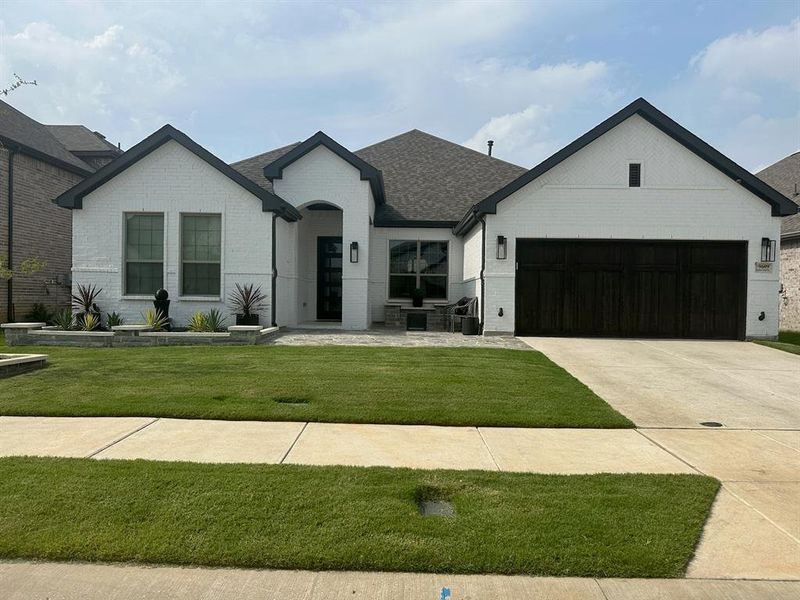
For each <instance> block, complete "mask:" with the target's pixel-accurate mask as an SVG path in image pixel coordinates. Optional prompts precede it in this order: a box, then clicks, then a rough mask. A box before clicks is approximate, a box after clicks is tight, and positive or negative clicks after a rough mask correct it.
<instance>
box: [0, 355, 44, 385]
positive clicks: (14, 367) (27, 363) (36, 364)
mask: <svg viewBox="0 0 800 600" xmlns="http://www.w3.org/2000/svg"><path fill="white" fill-rule="evenodd" d="M46 362H47V354H4V353H0V379H2V378H3V377H11V376H12V375H17V374H19V373H25V372H27V371H32V370H34V369H39V368H41V367H43V366H44V365H45V363H46Z"/></svg>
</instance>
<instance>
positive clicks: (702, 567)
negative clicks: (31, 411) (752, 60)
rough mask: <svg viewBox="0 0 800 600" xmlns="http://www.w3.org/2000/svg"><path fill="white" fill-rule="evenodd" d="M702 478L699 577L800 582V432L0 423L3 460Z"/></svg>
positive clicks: (69, 420) (695, 569)
mask: <svg viewBox="0 0 800 600" xmlns="http://www.w3.org/2000/svg"><path fill="white" fill-rule="evenodd" d="M11 455H39V456H72V457H92V458H94V459H114V458H126V459H133V458H143V459H149V460H182V461H193V462H223V463H224V462H228V463H230V462H250V463H269V464H281V463H284V464H287V463H292V464H313V465H357V466H374V465H385V466H391V467H411V468H422V469H439V468H441V469H485V470H501V471H525V472H537V473H567V474H575V473H609V472H610V473H630V472H634V473H702V474H707V475H711V476H713V477H716V478H718V479H720V480H721V481H722V482H723V489H722V490H721V492H720V494H719V495H718V497H717V501H716V503H715V505H714V508H713V511H712V514H711V517H710V518H709V521H708V523H707V524H706V528H705V530H704V534H703V538H702V540H701V543H700V546H699V548H698V550H697V552H696V555H695V559H694V560H693V562H692V563H691V565H690V567H689V570H688V573H687V575H688V577H693V578H742V579H774V580H782V579H800V432H798V431H771V430H727V429H702V430H701V429H644V430H631V429H628V430H597V429H594V430H593V429H515V428H492V427H478V428H476V427H433V426H407V425H350V424H338V423H292V422H286V423H277V422H240V421H202V420H182V419H153V418H111V417H103V418H81V417H64V418H61V417H0V456H11Z"/></svg>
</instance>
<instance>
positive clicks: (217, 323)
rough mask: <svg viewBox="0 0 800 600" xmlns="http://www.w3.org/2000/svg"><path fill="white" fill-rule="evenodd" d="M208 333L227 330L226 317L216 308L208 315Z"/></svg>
mask: <svg viewBox="0 0 800 600" xmlns="http://www.w3.org/2000/svg"><path fill="white" fill-rule="evenodd" d="M206 321H207V323H208V331H223V330H224V329H225V317H223V316H222V313H221V312H220V311H218V310H217V309H216V308H212V309H211V310H210V311H208V312H207V313H206Z"/></svg>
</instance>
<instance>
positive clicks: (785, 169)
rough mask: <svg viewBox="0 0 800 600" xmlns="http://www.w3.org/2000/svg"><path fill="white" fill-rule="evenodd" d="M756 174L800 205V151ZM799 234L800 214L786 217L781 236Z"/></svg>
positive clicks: (782, 223) (782, 224)
mask: <svg viewBox="0 0 800 600" xmlns="http://www.w3.org/2000/svg"><path fill="white" fill-rule="evenodd" d="M756 175H757V176H758V178H759V179H763V180H764V182H765V183H766V184H767V185H769V186H772V187H773V188H775V189H776V190H778V191H779V192H780V193H781V194H783V195H784V196H786V197H787V198H789V200H792V201H793V202H794V203H795V204H797V205H800V152H795V153H794V154H790V155H789V156H787V157H786V158H784V159H783V160H779V161H778V162H776V163H775V164H774V165H770V166H769V167H767V168H766V169H764V170H763V171H759V172H758V173H756ZM798 235H800V214H797V215H791V216H789V217H784V218H783V221H782V222H781V237H794V236H798Z"/></svg>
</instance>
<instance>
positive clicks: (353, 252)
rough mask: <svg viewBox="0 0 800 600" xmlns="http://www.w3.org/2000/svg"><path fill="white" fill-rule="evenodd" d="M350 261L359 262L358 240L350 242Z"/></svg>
mask: <svg viewBox="0 0 800 600" xmlns="http://www.w3.org/2000/svg"><path fill="white" fill-rule="evenodd" d="M350 262H351V263H357V262H358V242H350Z"/></svg>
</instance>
